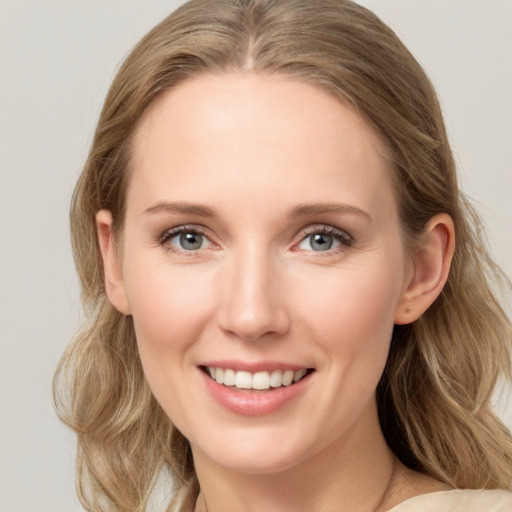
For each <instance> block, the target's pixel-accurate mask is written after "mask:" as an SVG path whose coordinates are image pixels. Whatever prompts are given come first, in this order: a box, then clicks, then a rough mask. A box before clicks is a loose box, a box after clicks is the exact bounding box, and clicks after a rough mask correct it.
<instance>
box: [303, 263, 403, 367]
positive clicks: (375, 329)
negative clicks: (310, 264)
mask: <svg viewBox="0 0 512 512" xmlns="http://www.w3.org/2000/svg"><path fill="white" fill-rule="evenodd" d="M327 270H329V271H330V270H332V269H327ZM307 275H308V281H309V282H304V283H303V291H304V290H305V289H307V290H309V293H308V300H307V301H305V302H304V303H303V305H302V307H301V312H300V313H299V317H301V318H302V319H304V321H305V323H306V325H309V326H310V327H311V329H314V330H315V339H316V340H317V342H318V343H319V344H320V345H321V346H322V347H323V349H324V350H325V351H327V352H328V353H329V354H330V355H331V356H332V357H333V358H338V359H342V360H343V361H344V363H345V364H347V365H348V364H352V363H353V362H354V361H357V362H361V363H362V365H361V366H363V364H364V363H368V365H369V367H370V368H371V367H372V366H373V365H374V364H375V365H377V366H379V367H380V366H383V364H385V360H386V358H387V352H388V349H389V342H390V339H391V334H392V330H393V325H394V313H395V308H396V304H397V301H398V299H399V296H400V289H401V278H402V276H401V266H400V265H399V264H397V263H394V262H392V261H390V262H386V261H382V262H377V263H373V264H370V263H369V262H368V263H367V264H359V263H358V264H357V265H356V264H354V265H348V264H347V265H345V266H343V267H340V269H338V271H337V272H336V273H333V272H332V271H331V272H324V269H318V270H317V271H316V272H314V273H312V272H310V273H309V274H307ZM295 295H296V296H299V295H300V293H296V294H295ZM338 359H337V360H338Z"/></svg>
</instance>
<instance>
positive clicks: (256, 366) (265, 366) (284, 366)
mask: <svg viewBox="0 0 512 512" xmlns="http://www.w3.org/2000/svg"><path fill="white" fill-rule="evenodd" d="M199 366H207V367H212V368H224V369H226V368H229V369H231V370H235V371H245V372H250V373H257V372H264V371H273V370H293V371H296V370H301V369H303V368H305V369H309V368H311V367H310V366H308V365H301V364H293V363H285V362H281V361H254V362H249V361H240V360H231V361H230V360H222V361H204V362H202V363H201V364H200V365H199Z"/></svg>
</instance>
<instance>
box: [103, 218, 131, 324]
mask: <svg viewBox="0 0 512 512" xmlns="http://www.w3.org/2000/svg"><path fill="white" fill-rule="evenodd" d="M96 229H97V231H98V241H99V245H100V250H101V257H102V258H103V269H104V272H105V276H104V278H105V290H106V292H107V297H108V298H109V300H110V302H111V303H112V305H113V306H114V307H115V308H116V309H117V310H118V311H119V312H121V313H123V314H124V315H129V314H130V307H129V305H128V301H127V298H126V291H125V288H124V279H123V269H122V265H121V260H120V258H119V254H118V251H117V248H116V245H115V243H114V236H113V232H112V214H111V213H110V211H108V210H100V211H99V212H98V213H97V214H96Z"/></svg>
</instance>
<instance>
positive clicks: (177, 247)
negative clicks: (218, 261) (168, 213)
mask: <svg viewBox="0 0 512 512" xmlns="http://www.w3.org/2000/svg"><path fill="white" fill-rule="evenodd" d="M160 243H161V244H162V245H164V246H166V247H168V248H170V249H172V250H174V251H177V252H184V251H186V252H193V251H198V250H201V249H207V248H209V247H211V246H212V242H211V241H210V240H209V239H208V237H207V236H206V235H204V234H203V233H202V232H201V231H199V230H198V229H197V228H190V227H186V226H180V227H178V228H175V229H172V230H170V231H167V232H166V233H164V235H163V236H162V237H161V239H160Z"/></svg>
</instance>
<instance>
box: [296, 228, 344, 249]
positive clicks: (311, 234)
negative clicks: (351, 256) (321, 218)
mask: <svg viewBox="0 0 512 512" xmlns="http://www.w3.org/2000/svg"><path fill="white" fill-rule="evenodd" d="M302 236H303V237H304V238H303V239H302V240H301V242H300V243H299V244H298V246H297V247H298V249H299V250H301V251H314V252H326V251H331V250H333V249H334V250H336V249H339V248H340V247H342V246H345V247H349V246H350V245H351V243H352V238H351V237H350V236H349V235H348V234H347V233H345V232H344V231H341V230H338V229H336V228H333V227H322V228H309V229H308V230H306V231H305V232H304V233H303V234H302Z"/></svg>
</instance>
